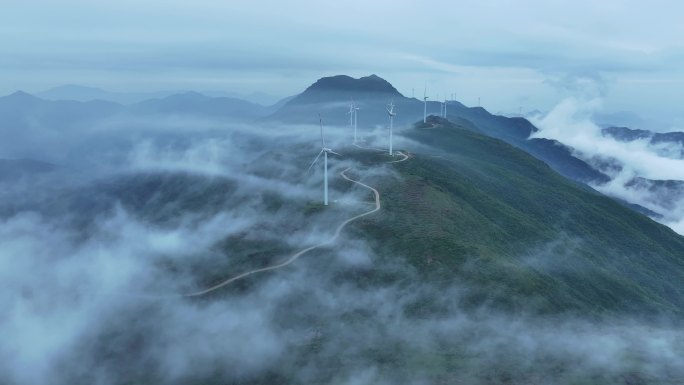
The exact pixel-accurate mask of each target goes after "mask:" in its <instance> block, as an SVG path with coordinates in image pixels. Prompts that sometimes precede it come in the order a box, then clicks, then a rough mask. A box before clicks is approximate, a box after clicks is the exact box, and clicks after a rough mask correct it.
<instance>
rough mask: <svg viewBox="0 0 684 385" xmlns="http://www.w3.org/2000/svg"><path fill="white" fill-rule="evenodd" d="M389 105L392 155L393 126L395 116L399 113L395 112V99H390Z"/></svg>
mask: <svg viewBox="0 0 684 385" xmlns="http://www.w3.org/2000/svg"><path fill="white" fill-rule="evenodd" d="M388 106H389V108H388V109H387V115H389V121H390V141H389V154H390V156H391V155H392V128H393V125H394V117H395V116H396V115H397V114H396V113H395V112H394V100H392V101H390V104H389V105H388Z"/></svg>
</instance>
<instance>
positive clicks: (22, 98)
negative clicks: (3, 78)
mask: <svg viewBox="0 0 684 385" xmlns="http://www.w3.org/2000/svg"><path fill="white" fill-rule="evenodd" d="M3 99H6V100H11V101H13V102H16V103H22V104H26V103H34V102H37V101H40V100H41V99H40V98H37V97H35V96H33V95H31V94H29V93H26V92H24V91H17V92H14V93H13V94H10V95H7V96H5V97H3Z"/></svg>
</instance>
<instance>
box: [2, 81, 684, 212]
mask: <svg viewBox="0 0 684 385" xmlns="http://www.w3.org/2000/svg"><path fill="white" fill-rule="evenodd" d="M167 94H168V93H165V92H159V93H150V94H116V93H110V92H107V91H103V90H101V89H97V88H87V87H80V86H64V87H58V88H56V89H53V90H50V91H47V92H45V93H42V94H41V95H42V96H43V97H50V98H61V97H71V98H72V99H80V100H89V99H98V100H90V101H75V100H71V101H67V100H45V99H43V98H38V97H35V96H32V95H29V94H26V93H24V92H21V91H19V92H16V93H14V94H12V95H9V96H5V97H0V118H2V121H1V122H0V130H1V131H2V133H3V136H4V137H5V138H7V139H8V141H10V142H11V141H12V139H13V138H18V137H21V136H22V135H25V134H27V133H30V132H31V131H32V130H34V129H36V128H37V127H40V126H44V127H49V129H50V130H52V131H68V130H69V129H70V128H73V127H76V126H86V125H88V124H91V123H93V122H95V121H98V120H102V119H107V118H112V117H117V116H119V117H155V116H185V117H190V118H211V119H218V120H224V121H232V122H243V123H250V122H255V121H258V122H263V123H268V124H278V123H284V124H316V123H318V116H319V114H320V115H321V117H322V118H323V120H324V123H325V124H326V125H337V126H346V125H348V124H349V115H348V110H349V105H350V103H352V102H354V103H355V105H356V106H357V107H358V108H359V110H358V123H359V127H360V128H362V127H377V126H385V125H387V113H386V110H385V109H386V106H387V104H388V103H389V102H390V101H393V102H394V104H395V105H396V111H397V116H396V118H395V125H396V127H398V128H399V129H400V128H401V126H407V125H411V124H412V123H413V122H415V121H416V120H420V119H422V117H423V111H424V108H425V105H424V103H423V101H422V100H418V99H415V98H407V97H405V96H403V95H402V94H401V93H400V92H399V91H397V89H396V88H395V87H394V86H392V84H391V83H389V82H388V81H386V80H384V79H382V78H381V77H379V76H377V75H370V76H366V77H361V78H358V79H355V78H352V77H349V76H345V75H339V76H332V77H325V78H321V79H319V80H317V81H316V82H314V83H313V84H312V85H310V86H309V87H307V88H306V89H305V90H304V91H303V92H301V93H300V94H297V95H294V96H292V97H289V98H285V99H283V100H281V101H280V102H278V103H276V104H274V105H272V106H269V107H264V106H262V105H259V104H256V103H252V102H248V101H245V100H241V99H237V98H232V97H213V96H207V95H204V94H200V93H197V92H183V93H177V94H171V95H167ZM147 97H150V98H148V99H146V100H143V101H138V102H135V103H129V104H121V103H116V102H112V101H105V100H100V99H110V100H120V101H124V100H125V101H128V102H130V101H131V100H134V99H136V98H147ZM446 108H447V118H448V119H449V120H450V121H452V122H454V123H457V124H459V125H461V126H462V127H467V128H468V129H470V130H472V131H474V132H478V133H482V134H485V135H488V136H491V137H494V138H498V139H501V140H503V141H505V142H507V143H509V144H511V145H513V146H515V147H518V148H520V149H522V150H524V151H526V152H528V153H529V154H531V155H532V156H534V157H536V158H537V159H539V160H542V161H544V162H545V163H547V164H548V165H549V166H551V167H552V168H553V169H554V170H555V171H557V172H558V173H560V174H561V175H563V176H565V177H567V178H569V179H572V180H574V181H577V182H580V183H593V184H603V183H606V182H608V181H610V177H609V176H608V175H607V174H606V173H605V170H604V169H603V168H601V167H595V165H590V164H588V163H587V162H586V161H585V160H583V159H580V158H579V157H577V156H575V154H574V150H573V149H572V148H570V147H568V146H566V145H564V144H563V143H560V142H558V141H555V140H548V139H540V138H532V139H530V135H531V134H532V133H534V132H536V131H537V128H536V127H535V126H534V125H533V124H531V123H530V122H529V121H528V120H527V119H525V118H522V117H505V116H500V115H494V114H491V113H489V112H488V111H487V110H485V109H484V108H481V107H467V106H465V105H463V104H461V103H459V102H457V101H450V102H449V103H448V104H447V107H446ZM440 109H441V103H440V102H436V101H428V103H427V111H428V114H435V113H437V112H438V111H440ZM603 134H604V135H607V136H611V137H613V138H616V139H617V140H620V141H634V140H640V139H647V140H649V142H650V143H652V144H654V145H656V144H663V143H665V144H678V145H680V146H681V145H684V133H681V132H672V133H654V132H651V131H646V130H633V129H629V128H626V127H608V128H605V129H603ZM8 141H6V142H5V143H7V142H8ZM682 148H684V147H682ZM0 150H2V146H0ZM663 151H665V150H663ZM15 155H19V156H23V155H22V154H21V153H18V154H15ZM670 155H671V154H670ZM677 155H678V156H679V157H682V158H684V150H681V151H680V153H679V154H677ZM642 212H648V213H652V212H651V211H648V210H643V211H642ZM653 214H654V216H656V215H655V213H653Z"/></svg>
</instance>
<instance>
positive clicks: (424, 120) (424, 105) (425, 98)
mask: <svg viewBox="0 0 684 385" xmlns="http://www.w3.org/2000/svg"><path fill="white" fill-rule="evenodd" d="M427 100H428V97H427V87H425V90H423V123H426V122H427Z"/></svg>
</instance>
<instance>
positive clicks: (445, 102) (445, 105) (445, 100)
mask: <svg viewBox="0 0 684 385" xmlns="http://www.w3.org/2000/svg"><path fill="white" fill-rule="evenodd" d="M446 108H447V98H444V119H446Z"/></svg>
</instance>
